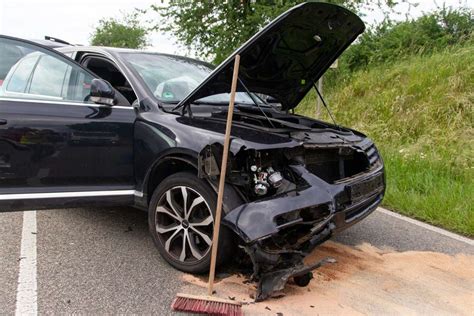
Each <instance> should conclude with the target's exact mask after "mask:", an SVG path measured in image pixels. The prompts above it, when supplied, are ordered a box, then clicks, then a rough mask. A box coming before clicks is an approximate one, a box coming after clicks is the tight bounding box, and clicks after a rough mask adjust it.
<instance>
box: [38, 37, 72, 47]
mask: <svg viewBox="0 0 474 316" xmlns="http://www.w3.org/2000/svg"><path fill="white" fill-rule="evenodd" d="M44 39H45V40H47V41H51V42H56V43H60V44H65V45H72V46H73V44H71V43H69V42H66V41H64V40H62V39H59V38H56V37H52V36H48V35H45V37H44Z"/></svg>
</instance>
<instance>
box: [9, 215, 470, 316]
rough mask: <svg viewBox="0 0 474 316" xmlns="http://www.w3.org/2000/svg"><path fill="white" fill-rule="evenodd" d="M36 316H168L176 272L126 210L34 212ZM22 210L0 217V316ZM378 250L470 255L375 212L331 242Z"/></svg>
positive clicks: (12, 282) (14, 264)
mask: <svg viewBox="0 0 474 316" xmlns="http://www.w3.org/2000/svg"><path fill="white" fill-rule="evenodd" d="M36 223H37V227H36V232H29V234H34V235H35V237H36V256H37V257H36V265H35V266H36V273H35V278H36V283H37V303H36V304H35V306H37V312H38V313H39V314H46V313H47V314H58V313H61V314H63V313H68V314H69V313H81V314H84V313H87V314H99V313H100V314H105V313H107V314H112V313H113V314H115V313H121V314H159V315H166V314H170V313H171V312H170V310H169V306H170V304H171V301H172V298H173V297H174V295H175V293H176V292H177V291H178V290H179V289H180V288H181V287H182V286H183V281H182V279H181V277H180V276H181V273H180V272H178V271H176V270H175V269H173V268H171V267H170V266H168V265H167V264H166V263H165V262H164V261H163V260H162V259H161V257H160V256H159V254H158V252H157V251H156V250H155V247H154V245H153V242H152V241H151V238H150V237H149V235H148V227H147V216H146V214H145V213H142V212H140V211H137V210H135V209H132V208H115V209H62V210H48V211H38V212H36ZM22 227H23V212H17V213H0V267H1V270H0V284H1V286H0V314H1V315H9V314H14V313H15V310H16V308H18V306H17V304H18V302H17V301H16V297H17V291H18V279H19V266H20V262H21V261H22V260H24V258H22V257H21V255H20V253H21V252H20V249H21V243H22ZM335 240H336V241H338V242H340V243H343V244H347V245H357V244H360V243H363V242H368V243H370V244H372V245H374V246H376V247H378V248H389V249H394V250H399V251H407V250H422V251H436V252H442V253H447V254H458V253H465V254H470V255H474V246H473V245H472V242H471V244H469V243H468V242H465V241H460V240H456V239H453V238H451V237H448V236H445V235H442V234H440V233H438V232H434V231H432V230H429V229H426V228H423V227H420V226H418V225H416V224H413V223H410V222H407V221H405V220H402V219H399V218H396V217H393V216H390V215H387V214H385V213H382V212H379V211H377V212H374V213H373V214H372V215H371V216H369V217H368V218H367V219H365V220H364V221H362V222H361V223H359V224H358V225H355V226H353V227H351V228H350V229H348V230H347V231H346V232H344V233H343V234H341V235H339V236H338V237H337V238H335Z"/></svg>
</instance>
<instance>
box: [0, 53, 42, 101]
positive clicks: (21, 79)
mask: <svg viewBox="0 0 474 316" xmlns="http://www.w3.org/2000/svg"><path fill="white" fill-rule="evenodd" d="M37 61H38V56H37V55H36V56H29V57H25V58H23V59H22V60H21V61H18V63H17V66H16V68H15V69H13V73H12V75H11V77H10V80H9V81H8V83H7V84H5V89H6V90H7V91H11V92H20V93H25V92H26V85H27V84H28V81H29V79H30V77H31V73H32V72H33V69H34V67H35V65H36V62H37Z"/></svg>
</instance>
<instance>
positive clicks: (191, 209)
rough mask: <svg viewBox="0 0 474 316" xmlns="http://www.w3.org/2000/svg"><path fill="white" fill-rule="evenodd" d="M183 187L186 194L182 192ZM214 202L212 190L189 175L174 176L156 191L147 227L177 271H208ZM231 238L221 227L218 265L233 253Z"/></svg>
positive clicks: (164, 255) (166, 258)
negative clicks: (184, 240) (185, 210)
mask: <svg viewBox="0 0 474 316" xmlns="http://www.w3.org/2000/svg"><path fill="white" fill-rule="evenodd" d="M183 188H184V191H185V192H186V193H183ZM184 196H186V197H187V198H186V209H187V212H186V213H187V214H185V213H184V209H185V207H184V200H185V199H184ZM216 202H217V196H216V193H215V192H214V190H213V189H212V188H211V187H210V186H209V184H207V182H206V181H204V180H203V179H200V178H198V177H197V176H196V175H194V174H193V173H191V172H179V173H176V174H173V175H171V176H169V177H167V178H166V179H165V180H163V181H162V182H161V183H160V184H159V185H158V187H157V188H156V189H155V191H154V193H153V196H152V198H151V202H150V205H149V208H148V226H149V229H150V233H151V236H152V238H153V242H154V243H155V245H156V247H157V248H158V251H159V252H160V254H161V256H162V257H163V258H164V259H165V260H166V261H167V262H168V263H169V264H170V265H172V266H173V267H175V268H176V269H178V270H181V271H184V272H188V273H205V272H208V271H209V265H210V261H211V251H210V244H209V243H210V242H211V241H212V232H213V224H214V218H215V209H216ZM171 206H173V207H174V210H173V207H171ZM185 235H186V242H185V244H184V247H185V251H184V252H183V239H185V237H184V236H185ZM204 235H205V236H207V237H205V236H204ZM232 237H233V235H232V233H231V232H230V231H229V230H228V228H227V227H224V226H221V229H220V236H219V249H218V253H217V265H218V266H219V265H222V264H223V263H224V262H225V259H227V258H229V255H230V254H231V253H232V250H233V241H232ZM183 254H184V256H183Z"/></svg>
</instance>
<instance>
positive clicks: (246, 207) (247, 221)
mask: <svg viewBox="0 0 474 316" xmlns="http://www.w3.org/2000/svg"><path fill="white" fill-rule="evenodd" d="M290 167H291V168H292V169H293V170H294V171H295V172H296V173H298V174H300V175H301V177H302V178H303V180H304V181H306V182H307V183H308V186H307V187H306V188H303V189H302V190H299V191H296V192H292V193H285V194H282V195H281V196H279V197H272V198H270V199H263V200H260V201H256V202H251V203H246V204H242V205H240V206H238V207H236V208H234V209H233V210H232V211H230V212H229V213H228V214H227V215H226V216H225V217H224V218H223V220H222V223H223V224H225V225H226V226H228V227H229V228H231V229H232V230H234V231H235V232H236V233H237V234H239V236H240V237H241V238H242V239H243V240H244V241H245V242H246V243H249V242H252V241H255V240H257V239H261V238H263V237H265V236H268V235H271V234H274V233H277V232H278V231H279V227H278V225H277V223H276V222H275V221H274V220H273V219H274V217H276V216H278V215H280V214H284V213H288V211H290V210H297V209H302V208H305V207H310V206H314V205H319V204H328V203H332V202H333V194H331V193H330V192H329V191H325V190H324V189H323V188H324V187H325V186H326V185H325V182H324V181H323V180H321V179H319V178H318V177H316V176H314V175H313V174H311V173H310V172H308V171H307V170H306V169H305V168H304V167H303V166H299V165H294V166H290ZM315 188H318V189H317V190H316V189H315Z"/></svg>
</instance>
